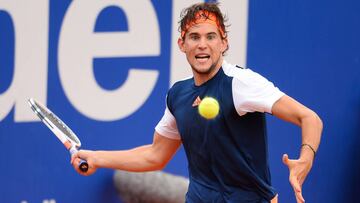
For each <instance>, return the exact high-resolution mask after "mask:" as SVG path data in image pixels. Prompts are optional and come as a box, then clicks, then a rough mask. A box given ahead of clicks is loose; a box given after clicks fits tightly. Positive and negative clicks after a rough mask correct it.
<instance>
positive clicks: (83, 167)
mask: <svg viewBox="0 0 360 203" xmlns="http://www.w3.org/2000/svg"><path fill="white" fill-rule="evenodd" d="M69 151H70V154H71V155H73V154H75V153H76V152H78V150H77V149H76V148H75V147H72V148H70V150H69ZM79 169H80V171H82V172H84V173H86V172H87V171H88V170H89V164H88V163H87V162H86V161H85V160H84V159H80V163H79Z"/></svg>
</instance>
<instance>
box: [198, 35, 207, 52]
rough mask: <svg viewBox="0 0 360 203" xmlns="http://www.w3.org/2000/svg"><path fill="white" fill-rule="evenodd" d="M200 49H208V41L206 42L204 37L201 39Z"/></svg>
mask: <svg viewBox="0 0 360 203" xmlns="http://www.w3.org/2000/svg"><path fill="white" fill-rule="evenodd" d="M199 48H200V49H205V48H207V41H206V38H205V37H203V38H201V39H200V41H199Z"/></svg>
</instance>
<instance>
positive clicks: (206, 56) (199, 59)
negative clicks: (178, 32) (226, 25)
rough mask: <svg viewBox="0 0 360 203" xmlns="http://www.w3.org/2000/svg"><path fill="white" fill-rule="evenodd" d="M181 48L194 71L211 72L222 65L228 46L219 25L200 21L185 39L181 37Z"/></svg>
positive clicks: (190, 29)
mask: <svg viewBox="0 0 360 203" xmlns="http://www.w3.org/2000/svg"><path fill="white" fill-rule="evenodd" d="M178 45H179V47H180V50H181V51H182V52H184V53H185V54H186V58H187V60H188V62H189V64H190V65H191V67H192V69H193V71H195V73H197V74H209V73H211V72H212V70H214V69H215V68H217V67H220V66H221V62H222V53H223V52H224V51H225V50H226V48H227V40H226V39H222V37H221V36H220V32H219V30H218V28H217V26H215V25H213V24H209V23H199V24H196V25H194V26H192V27H191V28H189V30H188V31H187V33H186V34H185V39H184V40H183V39H181V38H180V39H179V40H178Z"/></svg>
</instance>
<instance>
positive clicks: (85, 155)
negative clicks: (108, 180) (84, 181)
mask: <svg viewBox="0 0 360 203" xmlns="http://www.w3.org/2000/svg"><path fill="white" fill-rule="evenodd" d="M80 159H83V160H86V161H87V163H88V165H89V169H88V171H87V172H82V171H81V170H80V169H79V163H80ZM95 162H96V159H95V152H94V151H89V150H80V151H79V152H77V153H75V154H73V155H72V156H71V162H70V163H71V164H72V165H73V167H74V169H75V170H76V171H77V172H78V173H79V174H81V175H84V176H89V175H92V174H93V173H95V172H96V169H97V167H96V164H95Z"/></svg>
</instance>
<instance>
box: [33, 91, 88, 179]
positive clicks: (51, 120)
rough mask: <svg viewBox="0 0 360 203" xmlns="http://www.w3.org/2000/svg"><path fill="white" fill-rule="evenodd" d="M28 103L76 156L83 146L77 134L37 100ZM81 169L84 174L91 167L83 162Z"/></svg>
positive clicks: (80, 165) (81, 162)
mask: <svg viewBox="0 0 360 203" xmlns="http://www.w3.org/2000/svg"><path fill="white" fill-rule="evenodd" d="M28 103H29V105H30V107H31V109H32V110H33V111H34V112H35V114H36V115H37V116H38V117H39V118H40V120H41V121H42V122H43V123H45V125H46V126H47V127H48V128H49V129H50V130H51V131H52V132H53V133H54V134H55V135H56V137H57V138H59V140H60V141H61V142H62V143H63V144H64V145H65V147H66V149H68V150H69V152H70V154H71V155H72V154H74V153H76V152H77V151H78V148H80V146H81V142H80V140H79V138H78V137H77V136H76V135H75V133H74V132H73V131H72V130H71V129H70V128H69V127H68V126H67V125H66V124H65V123H64V122H63V121H62V120H60V118H59V117H57V116H56V115H55V114H54V113H53V112H51V111H50V110H49V109H48V108H46V107H45V106H44V105H42V104H40V103H39V102H38V101H36V100H35V99H33V98H31V99H29V100H28ZM79 169H80V170H81V171H82V172H87V170H88V169H89V165H88V163H87V162H86V161H85V160H81V161H80V164H79Z"/></svg>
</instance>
